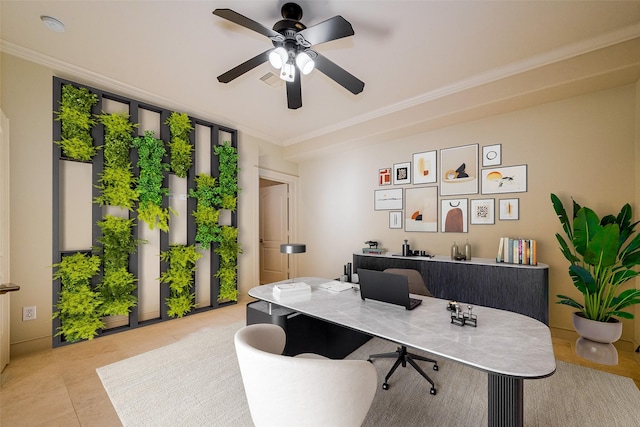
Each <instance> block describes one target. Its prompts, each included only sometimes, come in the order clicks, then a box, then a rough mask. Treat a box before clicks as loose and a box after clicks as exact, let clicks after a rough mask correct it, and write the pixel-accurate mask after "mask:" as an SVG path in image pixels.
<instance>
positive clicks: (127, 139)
mask: <svg viewBox="0 0 640 427" xmlns="http://www.w3.org/2000/svg"><path fill="white" fill-rule="evenodd" d="M98 121H99V122H100V123H102V125H103V126H104V162H105V165H109V166H114V167H120V168H130V167H131V164H130V161H129V150H130V148H131V142H132V141H133V136H132V135H133V131H134V129H135V128H137V127H138V125H137V124H135V123H131V122H130V121H129V115H128V114H126V113H111V114H107V113H102V114H101V115H99V116H98Z"/></svg>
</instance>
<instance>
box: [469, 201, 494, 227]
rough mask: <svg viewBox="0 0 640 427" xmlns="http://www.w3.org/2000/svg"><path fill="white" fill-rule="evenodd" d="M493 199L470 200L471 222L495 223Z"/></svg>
mask: <svg viewBox="0 0 640 427" xmlns="http://www.w3.org/2000/svg"><path fill="white" fill-rule="evenodd" d="M494 208H495V199H478V200H471V214H470V218H471V219H470V222H471V224H495V214H494Z"/></svg>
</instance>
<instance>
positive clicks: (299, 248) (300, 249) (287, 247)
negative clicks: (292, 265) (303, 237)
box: [280, 243, 307, 283]
mask: <svg viewBox="0 0 640 427" xmlns="http://www.w3.org/2000/svg"><path fill="white" fill-rule="evenodd" d="M306 251H307V245H305V244H304V243H284V244H282V245H280V253H281V254H287V255H289V254H303V253H305V252H306ZM294 279H295V278H292V279H291V282H292V283H293V282H294Z"/></svg>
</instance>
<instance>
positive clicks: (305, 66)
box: [296, 52, 316, 76]
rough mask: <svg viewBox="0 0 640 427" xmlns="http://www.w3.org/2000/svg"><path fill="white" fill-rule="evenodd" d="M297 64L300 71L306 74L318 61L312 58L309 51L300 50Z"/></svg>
mask: <svg viewBox="0 0 640 427" xmlns="http://www.w3.org/2000/svg"><path fill="white" fill-rule="evenodd" d="M296 65H297V66H298V68H299V69H300V72H301V73H302V74H304V75H305V76H306V75H307V74H309V73H310V72H311V71H312V70H313V68H314V67H315V66H316V63H315V62H314V61H313V59H311V57H310V56H309V54H308V53H306V52H300V53H299V54H298V55H297V56H296Z"/></svg>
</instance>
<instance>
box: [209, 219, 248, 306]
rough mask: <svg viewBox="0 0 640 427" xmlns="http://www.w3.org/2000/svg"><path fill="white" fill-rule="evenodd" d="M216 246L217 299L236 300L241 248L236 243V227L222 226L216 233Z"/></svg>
mask: <svg viewBox="0 0 640 427" xmlns="http://www.w3.org/2000/svg"><path fill="white" fill-rule="evenodd" d="M217 241H218V243H219V245H218V247H217V248H216V249H215V253H216V254H218V255H219V256H220V269H219V270H218V271H217V272H216V277H217V278H219V279H220V292H219V294H218V300H228V301H237V300H238V286H237V276H238V263H237V260H238V254H241V253H242V249H241V248H240V245H239V244H238V229H237V228H236V227H231V226H226V225H225V226H222V228H221V230H220V233H219V234H218V240H217Z"/></svg>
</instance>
